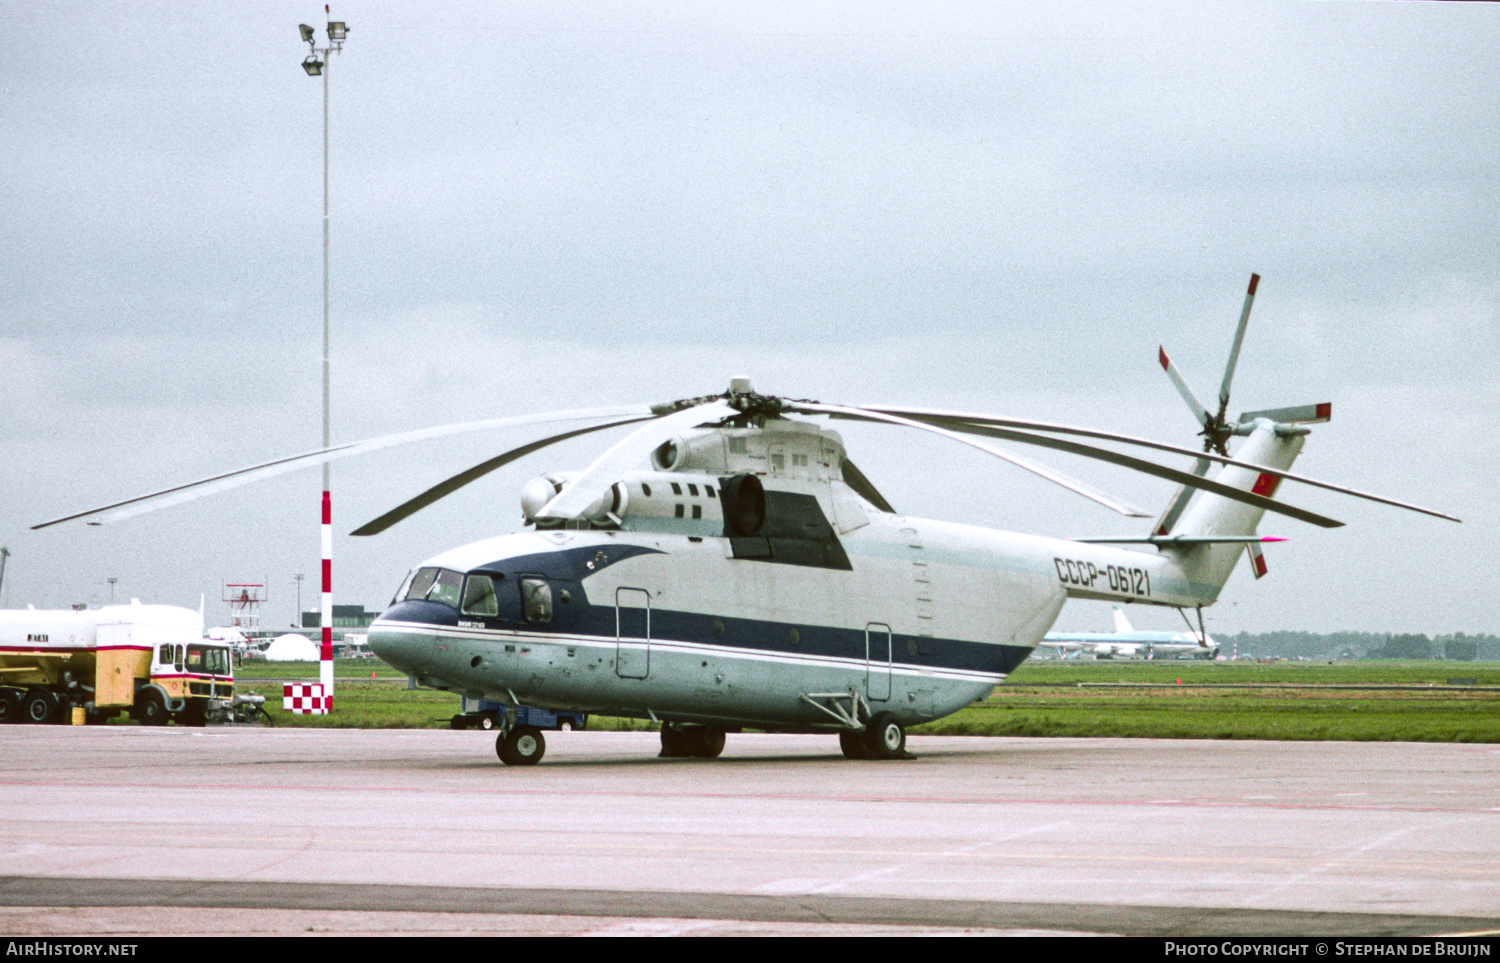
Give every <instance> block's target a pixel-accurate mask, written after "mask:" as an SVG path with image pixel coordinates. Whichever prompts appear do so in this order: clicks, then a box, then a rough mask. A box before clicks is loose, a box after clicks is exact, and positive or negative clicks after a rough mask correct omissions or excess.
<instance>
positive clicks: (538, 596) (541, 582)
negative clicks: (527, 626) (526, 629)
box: [521, 578, 552, 622]
mask: <svg viewBox="0 0 1500 963" xmlns="http://www.w3.org/2000/svg"><path fill="white" fill-rule="evenodd" d="M521 601H522V604H524V605H525V607H526V621H528V622H551V621H552V586H551V585H549V584H548V583H547V580H546V579H544V578H523V579H521Z"/></svg>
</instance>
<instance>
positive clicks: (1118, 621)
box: [1115, 605, 1135, 635]
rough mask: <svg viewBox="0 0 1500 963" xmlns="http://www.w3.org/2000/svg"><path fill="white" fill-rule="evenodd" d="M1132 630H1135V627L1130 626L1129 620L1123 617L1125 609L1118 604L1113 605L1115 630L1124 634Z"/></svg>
mask: <svg viewBox="0 0 1500 963" xmlns="http://www.w3.org/2000/svg"><path fill="white" fill-rule="evenodd" d="M1134 631H1135V628H1134V627H1133V626H1131V624H1130V620H1129V619H1127V618H1126V617H1125V610H1124V609H1122V608H1120V607H1119V606H1118V605H1116V606H1115V632H1117V633H1118V634H1120V635H1125V634H1126V633H1128V632H1134Z"/></svg>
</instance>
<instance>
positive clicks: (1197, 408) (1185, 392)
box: [1156, 345, 1209, 428]
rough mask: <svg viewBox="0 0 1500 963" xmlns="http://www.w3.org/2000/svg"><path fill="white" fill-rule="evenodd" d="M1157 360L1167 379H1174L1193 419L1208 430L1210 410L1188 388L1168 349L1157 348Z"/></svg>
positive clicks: (1173, 381) (1159, 346)
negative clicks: (1168, 353) (1169, 355)
mask: <svg viewBox="0 0 1500 963" xmlns="http://www.w3.org/2000/svg"><path fill="white" fill-rule="evenodd" d="M1156 360H1157V361H1159V362H1161V366H1162V370H1164V371H1166V373H1167V377H1168V378H1171V379H1172V384H1174V385H1176V386H1177V393H1178V394H1180V395H1182V400H1183V401H1186V402H1187V406H1188V408H1189V409H1190V410H1191V411H1192V413H1193V417H1194V418H1197V419H1198V424H1199V426H1201V427H1203V428H1207V427H1208V418H1209V414H1208V409H1207V408H1205V407H1203V402H1201V401H1199V400H1198V396H1197V395H1195V394H1193V389H1192V388H1189V387H1188V383H1187V381H1186V380H1185V379H1184V378H1183V377H1182V372H1180V371H1178V370H1177V366H1176V365H1175V364H1173V363H1172V359H1171V358H1169V357H1167V349H1166V348H1164V347H1162V346H1161V345H1157V346H1156Z"/></svg>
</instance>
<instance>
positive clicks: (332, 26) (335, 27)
mask: <svg viewBox="0 0 1500 963" xmlns="http://www.w3.org/2000/svg"><path fill="white" fill-rule="evenodd" d="M348 36H349V28H348V27H347V26H345V24H344V21H342V20H330V21H328V39H329V40H332V41H333V42H334V43H343V42H344V40H345V39H346V38H347V37H348Z"/></svg>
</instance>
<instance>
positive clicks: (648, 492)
mask: <svg viewBox="0 0 1500 963" xmlns="http://www.w3.org/2000/svg"><path fill="white" fill-rule="evenodd" d="M641 492H642V493H643V494H645V496H646V497H647V498H650V497H651V486H650V485H648V484H646V483H645V482H641Z"/></svg>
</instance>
